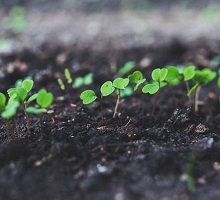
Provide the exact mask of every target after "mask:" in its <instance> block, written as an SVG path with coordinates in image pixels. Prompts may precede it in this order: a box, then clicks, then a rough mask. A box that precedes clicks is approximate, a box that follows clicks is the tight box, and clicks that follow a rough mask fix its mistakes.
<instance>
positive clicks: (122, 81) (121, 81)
mask: <svg viewBox="0 0 220 200" xmlns="http://www.w3.org/2000/svg"><path fill="white" fill-rule="evenodd" d="M128 84H129V79H128V78H116V79H115V80H114V81H113V87H115V88H116V89H117V96H118V97H117V101H116V105H115V109H114V113H113V118H115V117H116V114H117V110H118V105H119V101H120V93H121V91H122V90H125V88H126V87H127V85H128Z"/></svg>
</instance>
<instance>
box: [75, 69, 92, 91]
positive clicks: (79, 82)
mask: <svg viewBox="0 0 220 200" xmlns="http://www.w3.org/2000/svg"><path fill="white" fill-rule="evenodd" d="M92 82H93V74H92V73H88V74H86V75H85V76H84V77H76V79H75V80H74V83H73V84H72V87H73V88H80V87H82V86H84V85H90V84H92Z"/></svg>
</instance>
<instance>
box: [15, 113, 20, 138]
mask: <svg viewBox="0 0 220 200" xmlns="http://www.w3.org/2000/svg"><path fill="white" fill-rule="evenodd" d="M14 123H15V127H16V131H17V134H18V137H19V138H21V132H20V129H19V126H18V123H17V120H16V118H15V117H14Z"/></svg>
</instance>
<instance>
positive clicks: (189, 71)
mask: <svg viewBox="0 0 220 200" xmlns="http://www.w3.org/2000/svg"><path fill="white" fill-rule="evenodd" d="M195 74H196V71H195V66H193V65H190V66H188V67H186V68H185V69H184V71H183V78H184V81H189V80H191V79H193V77H194V76H195Z"/></svg>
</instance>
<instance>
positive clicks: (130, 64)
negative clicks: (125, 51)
mask: <svg viewBox="0 0 220 200" xmlns="http://www.w3.org/2000/svg"><path fill="white" fill-rule="evenodd" d="M134 67H135V62H133V61H128V62H126V63H125V64H124V66H123V67H121V68H120V69H119V71H118V74H119V75H125V74H127V73H128V72H130V71H131V70H132V69H134Z"/></svg>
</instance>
